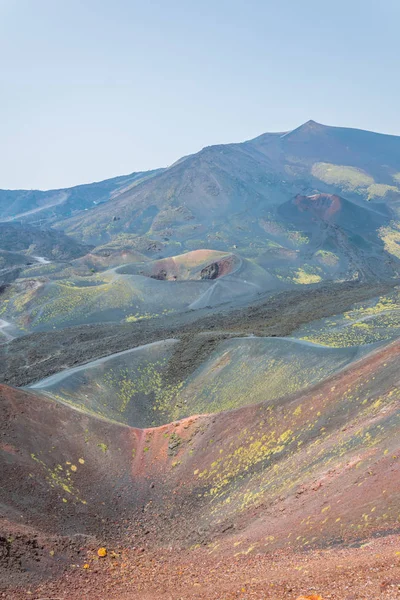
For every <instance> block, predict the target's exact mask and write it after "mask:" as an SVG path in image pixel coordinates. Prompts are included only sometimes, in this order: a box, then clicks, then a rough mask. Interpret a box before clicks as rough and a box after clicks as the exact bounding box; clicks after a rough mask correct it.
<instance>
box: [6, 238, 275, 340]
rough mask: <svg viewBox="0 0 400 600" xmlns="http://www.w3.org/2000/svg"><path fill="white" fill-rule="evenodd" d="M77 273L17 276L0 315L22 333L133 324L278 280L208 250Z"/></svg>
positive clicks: (227, 298) (247, 293)
mask: <svg viewBox="0 0 400 600" xmlns="http://www.w3.org/2000/svg"><path fill="white" fill-rule="evenodd" d="M46 266H47V265H45V267H46ZM78 273H79V271H78ZM78 273H77V272H76V271H75V270H74V269H73V270H72V271H71V269H67V271H66V272H64V271H62V272H61V273H55V274H54V275H53V276H52V278H49V277H44V276H40V275H38V276H36V277H25V278H20V279H19V280H18V281H16V282H15V283H14V284H13V285H12V286H10V287H9V288H8V289H7V290H6V291H5V293H4V294H3V296H2V301H3V303H2V313H1V314H2V315H4V318H5V319H6V320H7V321H10V322H12V323H13V324H14V325H15V326H16V327H17V328H19V330H20V333H24V332H27V331H45V330H48V329H52V328H54V327H60V326H61V327H65V326H71V325H80V324H84V323H99V322H120V321H123V320H126V321H128V322H134V321H138V320H142V319H149V318H153V317H155V316H159V315H161V314H163V315H168V314H169V313H172V312H176V311H177V312H179V311H183V310H189V309H195V308H203V307H206V306H207V307H210V308H211V307H215V306H218V305H219V304H222V303H225V302H232V301H235V300H241V299H242V298H247V299H249V298H251V297H252V296H256V295H257V294H258V293H261V292H265V291H268V290H271V289H274V288H276V286H277V279H276V278H275V277H273V276H272V275H270V274H269V273H268V272H267V271H266V270H265V269H264V268H263V267H260V266H258V265H255V264H254V263H252V262H251V261H249V260H246V259H241V258H240V257H238V256H235V255H233V254H229V255H227V254H224V253H218V252H215V251H207V250H198V251H195V252H191V253H188V254H186V255H183V256H179V257H175V258H171V259H166V260H164V261H158V262H155V263H154V262H151V261H150V262H144V263H143V262H139V263H132V264H131V265H125V266H123V267H116V268H114V269H108V270H106V271H103V272H99V273H89V274H87V275H85V276H81V275H79V274H78ZM278 285H279V282H278Z"/></svg>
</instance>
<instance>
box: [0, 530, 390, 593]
mask: <svg viewBox="0 0 400 600" xmlns="http://www.w3.org/2000/svg"><path fill="white" fill-rule="evenodd" d="M107 551H108V555H107V556H106V557H105V558H98V556H97V553H96V551H95V550H92V551H89V552H87V553H86V554H84V553H80V555H75V556H73V555H72V554H71V558H70V561H71V564H69V565H68V566H67V567H66V569H65V572H64V573H63V575H62V576H61V577H58V578H56V579H53V580H52V581H47V582H45V583H43V584H40V585H31V586H28V587H25V588H24V589H17V588H16V589H15V588H14V589H7V591H6V592H4V593H3V596H2V594H1V591H0V598H1V597H3V598H7V600H25V599H26V598H31V599H32V600H44V599H46V600H59V599H60V600H61V599H64V598H65V599H66V598H68V600H86V599H87V600H89V599H90V600H106V599H112V600H158V599H165V600H203V599H204V600H207V599H209V600H222V599H223V600H234V599H241V600H251V599H254V600H266V599H270V600H296V599H297V598H299V597H300V596H303V595H304V596H305V598H311V597H312V596H313V595H314V594H315V595H316V597H317V598H319V596H318V594H319V595H320V596H321V598H322V599H323V600H375V599H378V598H379V600H395V599H397V598H400V538H399V537H396V536H391V537H388V538H386V539H384V540H373V541H371V542H370V543H368V544H367V545H366V546H364V547H362V548H346V549H334V550H320V551H313V552H308V553H304V552H303V553H292V554H288V553H287V552H286V553H284V552H280V553H274V554H268V555H265V554H252V555H248V556H243V555H242V556H224V555H222V556H221V555H218V554H217V555H214V554H210V553H209V552H206V551H204V550H195V551H192V552H185V553H176V552H171V551H168V550H164V551H160V552H157V553H153V552H144V551H142V549H140V548H139V549H126V548H124V549H119V548H116V549H115V551H114V549H112V548H108V549H107ZM85 565H87V566H88V568H85ZM0 590H1V588H0Z"/></svg>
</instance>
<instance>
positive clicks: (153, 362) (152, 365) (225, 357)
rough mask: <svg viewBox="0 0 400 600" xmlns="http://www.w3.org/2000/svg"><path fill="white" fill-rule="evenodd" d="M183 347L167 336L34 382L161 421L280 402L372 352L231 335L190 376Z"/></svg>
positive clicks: (134, 422) (92, 407) (142, 421)
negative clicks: (184, 369) (178, 365)
mask: <svg viewBox="0 0 400 600" xmlns="http://www.w3.org/2000/svg"><path fill="white" fill-rule="evenodd" d="M198 337H199V338H201V337H202V334H199V336H198ZM180 346H181V343H180V342H179V341H178V340H165V341H163V342H157V343H153V344H148V345H146V346H142V347H139V348H134V349H133V350H127V351H125V352H122V353H119V354H115V355H112V356H108V357H106V358H103V359H99V360H96V361H94V362H91V363H89V364H86V365H82V366H80V367H76V368H73V369H67V370H65V371H62V372H61V373H58V374H56V375H52V376H51V377H48V378H46V379H45V380H42V381H39V382H37V383H35V384H34V385H32V386H31V387H30V389H34V390H37V391H38V392H40V393H42V394H46V395H49V396H50V397H52V398H54V399H56V400H60V401H62V402H66V403H68V404H71V405H72V406H75V407H76V408H79V409H80V410H83V411H86V412H88V413H90V414H97V415H99V416H102V417H105V418H109V419H113V420H115V421H119V422H122V423H126V424H128V425H131V426H134V427H141V428H142V427H150V426H151V427H154V426H158V425H164V424H165V423H168V422H170V421H173V420H176V419H181V418H184V417H190V416H191V415H193V414H200V413H216V412H221V411H224V410H228V409H234V408H239V407H241V406H246V405H248V404H256V403H259V402H261V401H263V400H265V399H268V401H269V402H273V401H274V400H276V399H278V398H281V397H283V396H286V395H288V394H290V393H295V392H298V391H299V390H301V389H306V388H307V387H310V386H311V385H313V384H315V383H317V382H320V381H322V380H323V379H324V378H325V377H327V376H329V375H331V374H332V373H334V372H336V371H338V370H339V369H341V368H343V367H344V366H346V365H348V364H349V363H351V362H352V361H354V360H356V359H357V358H359V357H360V356H362V355H363V354H365V352H367V351H368V347H367V348H360V349H359V348H348V349H346V348H341V349H331V348H325V347H319V346H317V345H314V344H311V343H307V342H303V341H300V340H292V339H285V338H256V337H247V338H245V337H242V338H231V339H228V340H225V341H222V342H220V343H219V344H218V345H217V347H216V349H215V350H214V352H212V354H211V356H210V357H209V359H208V360H206V361H205V362H204V363H203V364H202V365H201V366H199V367H198V368H197V369H195V370H194V372H193V373H191V374H189V375H188V376H187V377H185V378H182V377H179V373H176V371H175V370H172V364H171V359H172V358H173V356H174V353H179V352H181V348H180Z"/></svg>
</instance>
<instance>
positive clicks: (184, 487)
mask: <svg viewBox="0 0 400 600" xmlns="http://www.w3.org/2000/svg"><path fill="white" fill-rule="evenodd" d="M399 353H400V342H399V341H397V342H394V343H392V344H391V345H389V346H386V347H385V348H383V349H379V350H376V351H375V352H373V353H371V354H370V355H368V356H366V357H365V358H363V359H362V360H360V361H358V362H356V363H353V364H352V365H351V366H350V367H348V368H346V369H344V370H343V371H341V372H340V373H338V374H336V375H335V376H333V377H331V378H329V379H328V380H326V381H325V382H323V383H322V384H319V385H317V386H315V387H314V388H312V389H311V390H309V391H307V392H304V393H302V394H299V395H294V396H291V397H286V398H283V399H281V400H279V401H274V403H272V402H269V401H268V400H266V401H265V402H264V403H262V404H259V405H253V406H248V407H245V408H241V409H239V410H235V411H231V412H227V413H220V414H218V415H204V416H193V417H190V418H188V419H184V420H182V421H180V422H176V423H171V424H168V425H165V426H162V427H158V428H155V429H146V430H140V429H137V428H136V429H135V428H132V427H128V426H123V425H119V424H117V423H114V422H109V421H106V420H104V419H100V418H98V417H96V416H94V415H90V414H86V413H84V412H80V411H78V410H74V409H72V408H71V407H69V406H67V405H64V404H61V403H59V402H55V401H52V400H50V399H48V398H44V397H41V396H40V395H35V394H32V393H28V392H25V391H23V390H19V389H15V388H10V387H7V386H0V472H1V486H0V538H1V539H0V581H1V582H2V585H3V589H4V590H5V591H4V594H5V596H3V597H5V598H10V599H12V598H18V599H19V598H21V599H22V598H25V597H32V598H35V599H38V598H64V597H68V598H71V599H75V598H76V600H78V598H79V599H81V598H88V599H89V598H90V599H91V600H92V599H95V600H96V599H97V598H98V599H99V600H100V598H102V599H103V598H110V597H112V598H117V599H119V598H120V599H121V600H125V599H128V598H149V599H150V598H152V599H155V598H174V600H175V599H176V598H210V599H211V598H215V599H217V598H218V599H220V598H224V599H228V598H243V600H244V599H245V598H260V599H261V598H281V597H282V598H288V599H289V598H293V599H294V600H295V599H296V595H300V593H304V592H307V591H308V590H309V588H311V587H312V586H314V587H315V588H317V589H316V591H318V592H319V593H321V595H322V597H323V598H325V600H326V599H327V598H337V599H339V598H341V599H347V598H348V599H349V600H350V598H352V596H353V598H357V599H358V598H365V599H366V598H369V599H371V598H374V597H375V596H376V594H377V593H378V592H379V594H380V596H379V597H382V598H397V597H399V596H398V595H397V596H396V595H395V594H398V587H397V588H396V586H398V583H397V582H398V581H400V573H399V562H400V560H399V556H400V555H396V551H398V552H400V540H399V537H398V535H399V533H400V523H399V505H400V485H399V482H400V371H399V368H398V365H399ZM396 536H397V537H396ZM365 544H368V545H367V546H365ZM100 546H106V547H107V548H108V549H109V556H108V557H107V558H106V559H104V560H96V559H95V558H94V556H95V553H96V549H97V548H98V547H100ZM134 547H136V548H139V549H143V550H144V551H143V552H138V551H136V550H133V548H134ZM121 548H122V550H121ZM169 548H171V551H169ZM112 551H115V552H116V553H117V554H120V553H121V552H122V556H121V557H114V558H112V556H111V552H112ZM85 563H87V564H89V568H88V569H83V565H84V564H85ZM71 565H79V566H78V567H76V566H74V567H71ZM306 571H307V573H306ZM62 573H63V574H62ZM49 577H51V578H53V579H54V578H56V580H57V581H56V582H55V583H49V582H48V581H47V583H43V584H42V586H44V587H42V589H40V591H39V592H38V593H37V592H36V591H35V587H34V586H35V582H36V586H37V582H38V581H43V580H44V581H46V580H47V579H48V578H49ZM60 577H61V579H60ZM194 583H198V584H199V586H197V585H194ZM271 583H273V584H274V586H271ZM16 585H20V586H22V589H20V590H19V591H17V592H15V594H16V595H15V594H14V592H12V591H11V590H12V589H14V588H15V586H16ZM52 586H53V587H52ZM107 586H109V590H108V591H107V593H106V594H105V592H104V590H107ZM275 586H276V587H275ZM346 586H347V588H346ZM114 587H115V589H116V590H118V592H117V591H116V592H115V593H114V592H111V590H112V589H114ZM242 589H244V590H245V591H244V592H242V591H241V590H242ZM290 590H291V591H290ZM28 591H32V592H34V593H32V594H29V595H27V592H28ZM110 593H112V595H110ZM12 594H14V595H12ZM18 594H19V595H18ZM73 594H75V595H73ZM96 594H97V595H96ZM118 594H119V595H118ZM129 594H130V595H129ZM146 594H147V596H146ZM345 594H347V595H345ZM363 594H364V595H363ZM0 597H1V596H0Z"/></svg>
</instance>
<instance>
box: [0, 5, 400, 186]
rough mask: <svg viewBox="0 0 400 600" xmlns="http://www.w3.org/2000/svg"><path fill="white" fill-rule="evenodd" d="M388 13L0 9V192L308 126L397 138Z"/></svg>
mask: <svg viewBox="0 0 400 600" xmlns="http://www.w3.org/2000/svg"><path fill="white" fill-rule="evenodd" d="M399 22H400V2H399V1H398V0H380V1H378V0H362V1H361V0H360V1H359V0H335V2H329V3H328V2H323V1H321V0H272V1H271V0H159V1H154V0H146V2H144V1H143V0H140V1H138V0H80V1H79V0H68V1H65V0H0V61H1V68H0V114H1V117H2V118H1V121H0V122H1V135H0V188H7V189H22V188H26V189H36V188H38V189H51V188H60V187H67V186H71V185H77V184H79V183H87V182H91V181H98V180H102V179H106V178H108V177H113V176H116V175H122V174H127V173H131V172H134V171H141V170H147V169H152V168H157V167H162V166H167V165H169V164H172V163H173V162H174V161H175V160H177V159H178V158H179V157H181V156H184V155H186V154H190V153H193V152H196V151H198V150H200V149H201V148H202V147H204V146H209V145H212V144H220V143H228V142H239V141H243V140H245V139H250V138H252V137H255V136H257V135H260V134H261V133H263V132H266V131H288V130H290V129H293V128H295V127H297V126H298V125H300V124H301V123H303V122H305V121H307V120H309V119H313V120H315V121H318V122H320V123H324V124H327V125H340V126H346V127H357V128H362V129H370V130H373V131H380V132H384V133H391V134H395V135H400V111H399V108H398V107H399V97H400V77H399V67H400V36H399V35H398V27H399Z"/></svg>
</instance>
